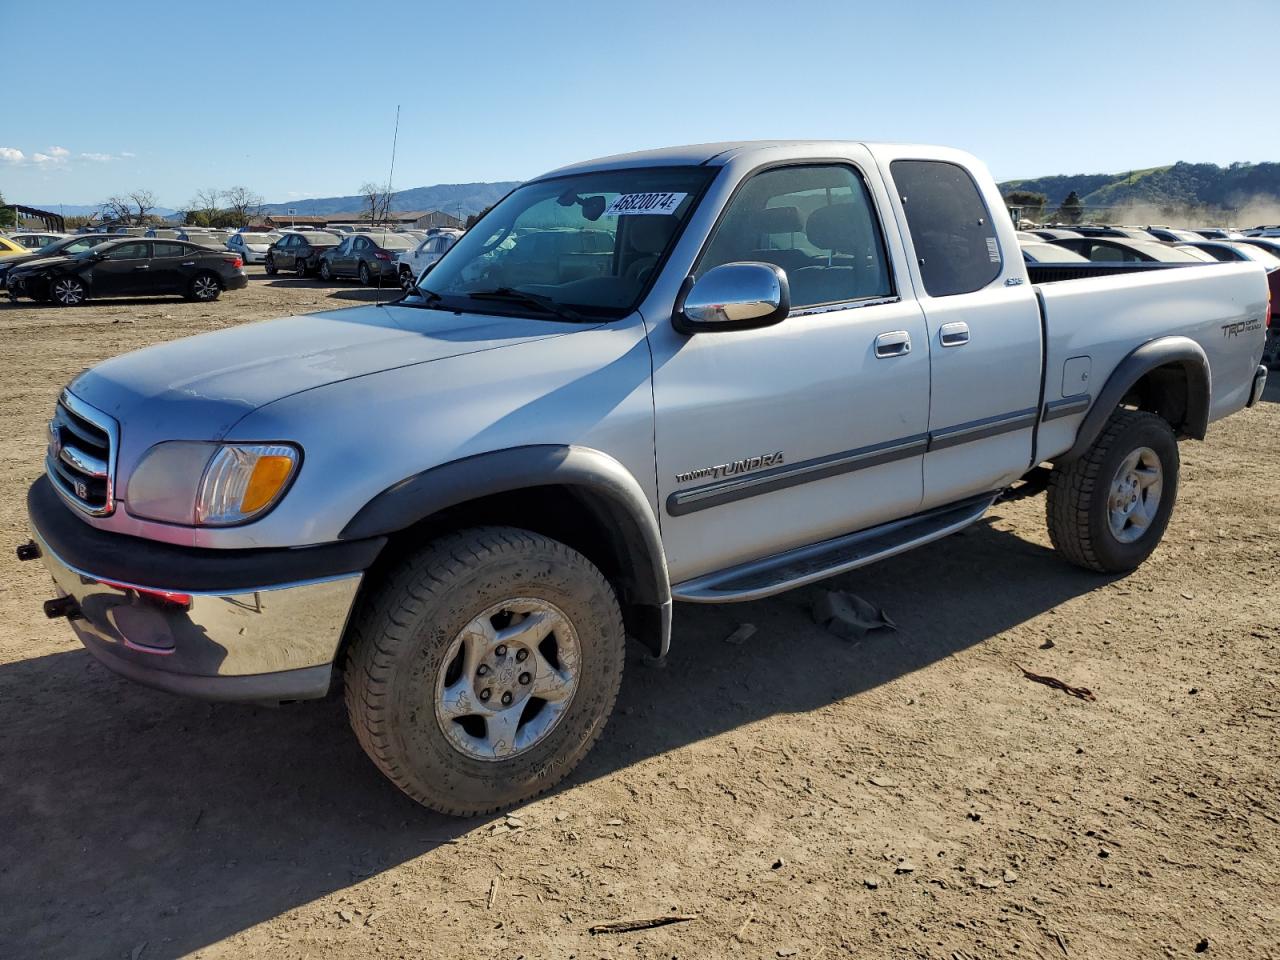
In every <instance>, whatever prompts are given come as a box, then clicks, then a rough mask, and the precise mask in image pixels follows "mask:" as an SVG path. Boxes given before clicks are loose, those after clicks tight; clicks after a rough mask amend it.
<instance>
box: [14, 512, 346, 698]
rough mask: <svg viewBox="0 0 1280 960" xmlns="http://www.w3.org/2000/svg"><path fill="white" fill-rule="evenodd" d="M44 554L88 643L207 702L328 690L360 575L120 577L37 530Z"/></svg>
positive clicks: (150, 678) (162, 685)
mask: <svg viewBox="0 0 1280 960" xmlns="http://www.w3.org/2000/svg"><path fill="white" fill-rule="evenodd" d="M33 535H34V537H35V543H36V546H37V547H38V548H39V551H40V559H41V560H42V562H43V563H44V565H45V567H46V569H48V571H49V573H50V574H51V575H52V577H53V582H54V586H55V587H56V589H57V592H58V595H59V596H60V597H69V598H70V599H71V600H72V601H74V606H71V605H67V607H68V609H69V610H70V614H69V615H68V619H69V620H70V623H71V627H72V629H73V630H74V631H75V632H76V635H77V636H78V637H79V638H80V641H81V642H82V643H83V644H84V645H85V647H86V648H87V649H88V651H89V652H90V653H91V654H93V655H94V656H95V657H97V658H98V659H99V660H100V661H102V663H104V664H105V665H106V666H107V667H108V668H110V669H111V670H113V671H115V672H116V673H119V674H121V675H122V676H125V677H127V678H129V679H130V680H134V681H137V682H138V683H142V684H146V685H147V686H151V687H157V688H159V689H161V690H168V691H170V692H171V693H178V694H183V695H186V696H193V697H199V698H202V699H207V700H241V701H275V702H278V701H282V700H307V699H315V698H317V697H323V696H325V695H326V694H327V693H328V692H329V689H330V686H331V684H332V680H333V660H334V657H335V656H336V655H337V651H338V645H339V643H340V641H341V639H342V634H343V631H344V630H345V629H346V623H347V618H348V616H349V614H350V611H351V607H352V604H353V603H354V601H355V597H356V591H357V590H358V589H359V586H360V581H361V579H362V577H363V574H361V573H354V574H346V575H343V576H338V577H332V578H327V579H323V580H312V581H305V582H301V583H286V584H278V585H273V586H270V587H265V588H262V589H258V590H241V589H237V590H235V591H234V592H227V593H219V592H211V591H207V590H205V591H182V590H175V589H173V588H169V587H166V588H165V589H163V590H157V589H154V588H148V587H147V586H146V585H145V584H131V583H119V582H116V581H113V580H111V579H110V578H109V577H107V576H105V575H104V574H101V573H94V572H90V571H85V570H78V569H76V568H75V567H72V566H71V565H70V564H68V563H66V562H65V561H63V560H62V558H60V557H59V556H58V555H57V554H56V553H55V552H54V551H53V550H52V549H50V547H49V545H48V543H46V542H45V540H44V538H43V537H41V536H40V532H39V530H33Z"/></svg>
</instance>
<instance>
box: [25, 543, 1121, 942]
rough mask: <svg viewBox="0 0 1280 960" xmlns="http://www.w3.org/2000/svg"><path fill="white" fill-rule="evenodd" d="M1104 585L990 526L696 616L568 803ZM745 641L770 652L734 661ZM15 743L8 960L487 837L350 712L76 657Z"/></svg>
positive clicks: (687, 615)
mask: <svg viewBox="0 0 1280 960" xmlns="http://www.w3.org/2000/svg"><path fill="white" fill-rule="evenodd" d="M1105 582H1106V581H1105V580H1103V579H1101V578H1099V577H1097V576H1093V575H1089V574H1086V573H1084V572H1082V571H1079V570H1076V569H1074V568H1072V567H1068V566H1067V565H1066V564H1065V563H1064V562H1063V561H1062V560H1061V559H1060V558H1058V557H1056V556H1054V555H1053V553H1052V552H1051V551H1049V550H1047V549H1045V548H1042V547H1039V546H1037V545H1034V544H1031V543H1028V542H1026V541H1023V540H1021V539H1019V538H1018V537H1016V536H1014V535H1012V534H1009V533H1004V532H1000V531H997V530H996V529H994V528H993V527H991V526H990V524H989V523H983V524H980V525H977V526H975V527H972V528H970V529H969V530H968V531H966V532H964V533H962V534H958V535H956V536H953V537H951V538H949V539H947V540H945V541H942V542H940V543H937V544H934V545H932V546H929V547H925V548H923V549H920V550H917V551H915V552H913V553H911V554H907V555H904V556H902V557H898V558H895V559H893V560H889V561H886V562H885V563H882V564H880V565H878V566H875V567H872V568H869V569H867V570H865V571H861V572H858V573H855V574H850V575H846V576H844V577H841V578H837V579H836V580H835V581H829V582H828V583H827V584H823V585H819V586H815V587H811V588H807V589H806V590H803V591H798V592H796V593H792V594H787V595H783V596H781V597H778V598H774V599H771V600H766V601H758V602H756V603H751V604H744V605H738V606H734V607H703V606H690V605H681V606H680V607H679V608H678V609H677V615H676V631H675V638H674V644H673V652H672V655H671V657H670V662H669V665H668V667H667V668H666V669H662V670H655V669H648V668H645V667H644V666H641V665H640V664H639V663H638V657H636V656H634V655H633V657H632V658H631V660H630V661H629V663H628V675H627V678H626V679H625V680H624V683H623V693H622V697H621V699H620V701H619V705H618V706H619V712H618V714H617V715H615V717H614V720H613V721H612V722H611V724H610V727H609V729H608V730H607V731H606V733H605V735H604V738H603V739H602V740H601V742H600V743H599V745H598V746H597V747H596V749H595V751H594V753H593V754H592V755H591V756H590V757H588V759H587V761H586V762H585V763H584V765H583V766H582V767H581V768H580V769H579V771H578V772H577V773H576V774H575V775H574V776H573V777H572V778H571V779H570V781H569V783H568V784H567V785H565V786H564V787H563V788H562V789H563V790H567V791H572V790H573V789H574V788H575V786H576V785H577V784H580V783H582V782H584V781H588V780H591V779H594V778H598V777H607V776H609V775H611V774H612V773H614V772H615V771H618V770H620V769H623V768H626V767H627V766H629V765H631V764H634V763H636V762H638V761H641V760H643V759H645V758H648V757H651V756H654V755H657V754H660V753H663V752H666V751H670V750H674V749H676V748H679V747H682V746H684V745H686V744H689V743H692V742H696V741H698V740H701V739H704V738H707V737H712V736H715V735H717V734H719V733H723V732H725V731H728V730H732V729H735V728H737V727H739V726H742V725H744V724H749V723H752V722H754V721H757V720H760V719H762V718H764V717H767V716H770V715H774V714H804V713H806V712H808V711H811V710H814V709H817V708H820V707H823V706H825V705H827V704H830V703H832V702H834V701H836V700H840V699H843V698H846V697H853V696H857V695H859V694H861V693H863V692H864V691H867V690H870V689H872V688H874V687H876V686H878V685H880V684H883V683H885V682H887V681H890V680H892V679H894V678H896V677H899V676H902V675H904V674H908V673H910V672H912V671H915V670H919V669H921V668H922V667H926V666H928V665H929V664H931V663H934V662H935V661H938V660H941V659H943V658H945V657H947V656H949V655H951V654H953V653H955V652H957V651H959V650H962V649H965V648H967V647H970V646H972V645H974V644H979V643H981V642H983V641H984V640H986V639H988V638H990V637H992V636H994V635H996V634H998V633H1000V632H1001V631H1003V630H1006V629H1008V628H1010V627H1012V626H1014V625H1016V624H1018V623H1021V622H1023V621H1025V620H1027V619H1028V618H1031V617H1034V616H1036V615H1038V614H1040V613H1042V612H1043V611H1045V610H1047V609H1050V608H1052V607H1054V606H1056V605H1057V604H1060V603H1062V602H1063V601H1064V600H1066V599H1068V598H1070V597H1074V596H1077V595H1079V594H1082V593H1086V592H1089V591H1091V590H1094V589H1097V588H1098V587H1099V586H1101V585H1102V584H1103V583H1105ZM832 585H835V586H840V587H843V588H848V589H853V590H856V591H857V592H858V593H859V594H861V595H863V596H865V597H867V598H869V599H871V600H873V601H874V602H876V603H877V604H879V605H882V606H883V607H885V609H886V610H887V611H888V612H889V614H890V615H891V616H892V617H893V618H894V619H895V620H896V621H897V622H898V624H899V625H900V628H901V630H900V632H899V633H897V634H891V633H888V634H882V635H879V636H875V637H874V638H873V639H868V640H866V641H864V642H862V643H860V644H849V643H847V642H845V641H842V640H839V639H837V638H835V637H833V636H831V635H830V634H828V633H826V632H825V631H823V630H821V629H819V628H817V627H816V626H814V625H813V623H812V621H811V619H810V616H809V613H808V602H809V600H810V599H811V598H812V596H814V595H815V593H816V591H817V590H819V589H822V588H824V587H828V586H832ZM35 599H38V598H33V603H34V600H35ZM742 621H751V622H754V623H756V624H757V625H759V626H760V632H759V633H758V634H757V635H756V636H755V637H753V638H752V639H751V640H750V641H748V645H747V646H744V647H730V646H727V645H725V644H724V643H723V642H722V638H723V637H724V636H725V635H726V634H727V633H728V632H729V631H730V630H731V629H732V628H733V626H734V625H735V624H737V623H740V622H742ZM800 722H803V721H800ZM0 728H3V730H4V741H3V742H4V743H6V744H8V745H11V746H12V745H15V744H25V745H27V748H28V749H24V750H23V751H22V752H23V754H24V756H28V757H31V758H33V759H32V760H31V761H30V762H29V763H24V764H23V765H22V766H21V767H19V766H18V765H17V764H15V763H14V762H13V761H12V760H10V761H7V762H5V763H4V764H3V766H0V779H2V780H3V783H2V785H0V823H3V824H4V825H5V827H4V830H3V834H2V835H0V903H3V904H4V909H3V911H2V912H0V956H6V957H36V956H50V957H53V956H56V957H61V958H71V957H87V956H93V957H101V956H117V955H120V956H125V955H128V953H129V951H130V950H131V949H132V948H133V947H134V946H136V945H137V944H139V943H141V942H142V941H144V940H145V941H147V942H148V943H149V946H148V948H147V953H146V956H147V957H148V960H158V958H167V957H176V956H181V955H184V954H186V953H188V952H190V951H193V950H196V949H199V948H201V947H203V946H206V945H208V944H211V943H214V942H217V941H219V940H222V939H223V938H225V937H228V936H231V935H233V934H235V933H237V932H239V931H241V930H244V929H246V928H248V927H250V926H252V925H254V924H258V923H261V922H263V921H266V920H269V919H271V918H272V917H274V916H276V915H278V914H280V913H282V912H284V911H287V910H290V909H292V908H295V907H298V906H300V905H303V904H306V903H308V902H310V901H312V900H314V899H316V898H317V897H321V896H324V895H326V894H328V893H330V892H332V891H335V890H337V889H340V888H343V887H346V886H348V885H350V884H352V883H354V882H357V881H359V880H361V879H362V878H364V877H367V876H370V875H372V874H375V873H377V872H380V871H383V870H387V869H389V868H392V867H395V866H396V865H398V864H402V863H404V862H405V861H408V860H412V859H415V858H419V857H423V856H441V855H444V851H440V852H439V853H433V851H436V850H437V847H439V846H440V844H441V843H442V842H443V841H446V840H449V839H451V838H454V837H457V836H459V835H461V834H465V833H467V832H468V831H471V830H474V829H476V828H477V827H479V826H481V821H477V820H471V821H459V820H451V819H448V818H445V817H441V816H438V815H436V814H432V813H429V812H427V811H425V810H423V809H420V808H419V807H417V806H415V805H414V804H413V803H411V802H410V801H409V800H407V799H405V798H404V797H402V796H401V795H400V794H399V793H398V792H397V791H396V790H395V789H394V788H393V787H392V786H391V785H390V784H389V783H387V782H386V781H384V780H383V779H382V778H381V776H380V775H379V774H378V773H377V772H376V771H375V770H374V768H373V766H372V765H371V764H370V763H369V762H368V761H367V760H366V759H365V758H364V756H363V755H362V754H361V752H360V750H359V748H358V747H357V746H356V743H355V741H354V738H353V737H352V736H351V734H350V733H349V731H348V729H347V726H346V718H345V715H344V713H343V709H342V707H341V704H340V703H339V702H336V701H328V702H323V703H313V704H303V705H296V706H291V707H283V708H278V709H268V708H256V707H246V706H236V705H208V704H200V703H193V702H189V701H184V700H180V699H177V698H174V697H170V696H168V695H166V694H161V693H156V692H152V691H149V690H144V689H141V688H138V687H135V686H133V685H131V684H129V683H127V682H125V681H123V680H119V679H117V678H116V677H114V676H113V675H112V674H110V673H109V672H107V671H106V670H105V669H104V668H103V667H101V666H99V665H98V664H97V663H96V662H95V661H94V660H92V658H90V657H89V656H88V655H87V654H86V653H84V652H83V651H82V650H79V649H76V650H74V651H73V652H67V653H59V654H55V655H51V656H45V657H40V658H37V659H33V660H26V661H21V662H17V663H12V664H9V665H6V666H4V667H3V668H0ZM32 745H35V747H34V748H32Z"/></svg>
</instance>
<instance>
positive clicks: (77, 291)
mask: <svg viewBox="0 0 1280 960" xmlns="http://www.w3.org/2000/svg"><path fill="white" fill-rule="evenodd" d="M52 293H53V300H54V302H55V303H56V304H58V306H60V307H78V306H79V305H80V304H82V303H84V302H85V300H87V299H88V297H89V291H88V290H86V289H85V285H84V283H83V282H82V281H81V280H80V279H79V278H78V277H63V278H62V279H60V280H55V281H54V283H53V290H52Z"/></svg>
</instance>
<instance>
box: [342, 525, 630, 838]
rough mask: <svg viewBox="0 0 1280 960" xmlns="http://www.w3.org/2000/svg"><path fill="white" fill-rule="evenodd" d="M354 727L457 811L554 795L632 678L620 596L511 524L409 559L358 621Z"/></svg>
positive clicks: (412, 786)
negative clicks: (626, 667) (625, 673)
mask: <svg viewBox="0 0 1280 960" xmlns="http://www.w3.org/2000/svg"><path fill="white" fill-rule="evenodd" d="M352 631H353V634H352V641H351V645H350V648H349V650H348V656H347V663H346V702H347V711H348V714H349V716H350V719H351V725H352V727H353V728H354V730H355V732H356V736H357V738H358V739H359V741H360V744H361V746H363V747H364V749H365V752H366V753H367V754H368V755H369V758H370V759H371V760H372V761H373V762H374V763H375V764H376V765H377V766H378V768H379V769H380V770H381V771H382V772H383V773H384V774H385V775H386V776H387V777H388V778H390V780H391V781H392V782H393V783H395V784H396V786H398V787H399V788H400V789H401V790H403V791H404V792H405V793H406V794H408V795H409V796H410V797H412V798H413V799H414V800H416V801H418V802H419V803H421V804H423V805H424V806H427V807H431V808H432V809H435V810H439V811H441V812H442V813H448V814H453V815H456V816H473V815H478V814H483V813H488V812H492V811H495V810H500V809H502V808H504V807H509V806H511V805H513V804H517V803H520V802H522V801H525V800H528V799H529V798H531V797H534V796H537V795H538V794H541V793H544V792H546V791H547V790H550V789H551V788H552V787H553V786H555V785H556V784H557V783H558V782H559V781H560V780H561V779H563V778H564V777H565V776H566V775H567V774H568V773H569V772H570V771H571V770H573V768H574V767H575V766H577V764H578V763H579V761H581V760H582V758H583V757H584V756H586V754H587V752H588V751H589V750H590V749H591V747H592V745H593V744H594V743H595V741H596V740H597V739H598V738H599V736H600V734H601V731H602V730H603V729H604V726H605V722H606V721H607V720H608V717H609V714H610V713H611V712H612V711H613V705H614V701H615V700H616V699H617V696H618V689H619V686H620V684H621V681H622V666H623V645H624V636H623V627H622V615H621V612H620V610H619V608H618V600H617V596H616V595H615V593H614V590H613V587H612V586H610V584H609V582H608V581H607V580H606V579H605V578H604V576H603V575H602V574H601V573H600V571H599V570H598V569H596V567H595V566H594V565H593V564H592V563H591V562H590V561H589V560H587V558H586V557H584V556H583V555H582V554H580V553H578V552H577V551H575V550H572V549H570V548H569V547H567V546H565V545H564V544H562V543H559V542H557V541H555V540H551V539H548V538H547V537H543V536H540V535H538V534H534V533H530V532H528V531H525V530H519V529H515V528H512V527H482V528H476V529H472V530H464V531H462V532H460V533H456V534H452V535H450V536H447V537H444V538H442V539H441V540H438V541H436V542H435V543H433V544H432V545H431V546H428V547H426V548H424V549H422V550H420V551H419V552H418V553H416V554H414V555H412V556H410V557H409V558H408V559H407V560H406V561H405V562H404V564H403V565H402V566H401V567H400V568H399V569H398V570H397V571H395V572H393V573H392V574H391V575H390V576H389V577H388V579H387V581H386V582H385V583H383V584H382V585H381V586H379V587H378V588H376V589H375V591H374V592H373V594H372V595H371V596H370V597H369V598H368V599H367V600H366V601H365V603H364V604H363V607H362V610H361V612H360V613H359V614H358V615H357V617H356V618H355V620H354V621H353V624H352Z"/></svg>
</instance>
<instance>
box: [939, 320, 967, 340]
mask: <svg viewBox="0 0 1280 960" xmlns="http://www.w3.org/2000/svg"><path fill="white" fill-rule="evenodd" d="M938 341H939V342H940V343H941V344H942V345H943V346H944V347H963V346H964V345H965V344H966V343H968V342H969V325H968V324H967V323H964V322H963V321H960V320H957V321H955V322H954V323H944V324H943V325H942V326H940V327H939V328H938Z"/></svg>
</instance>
